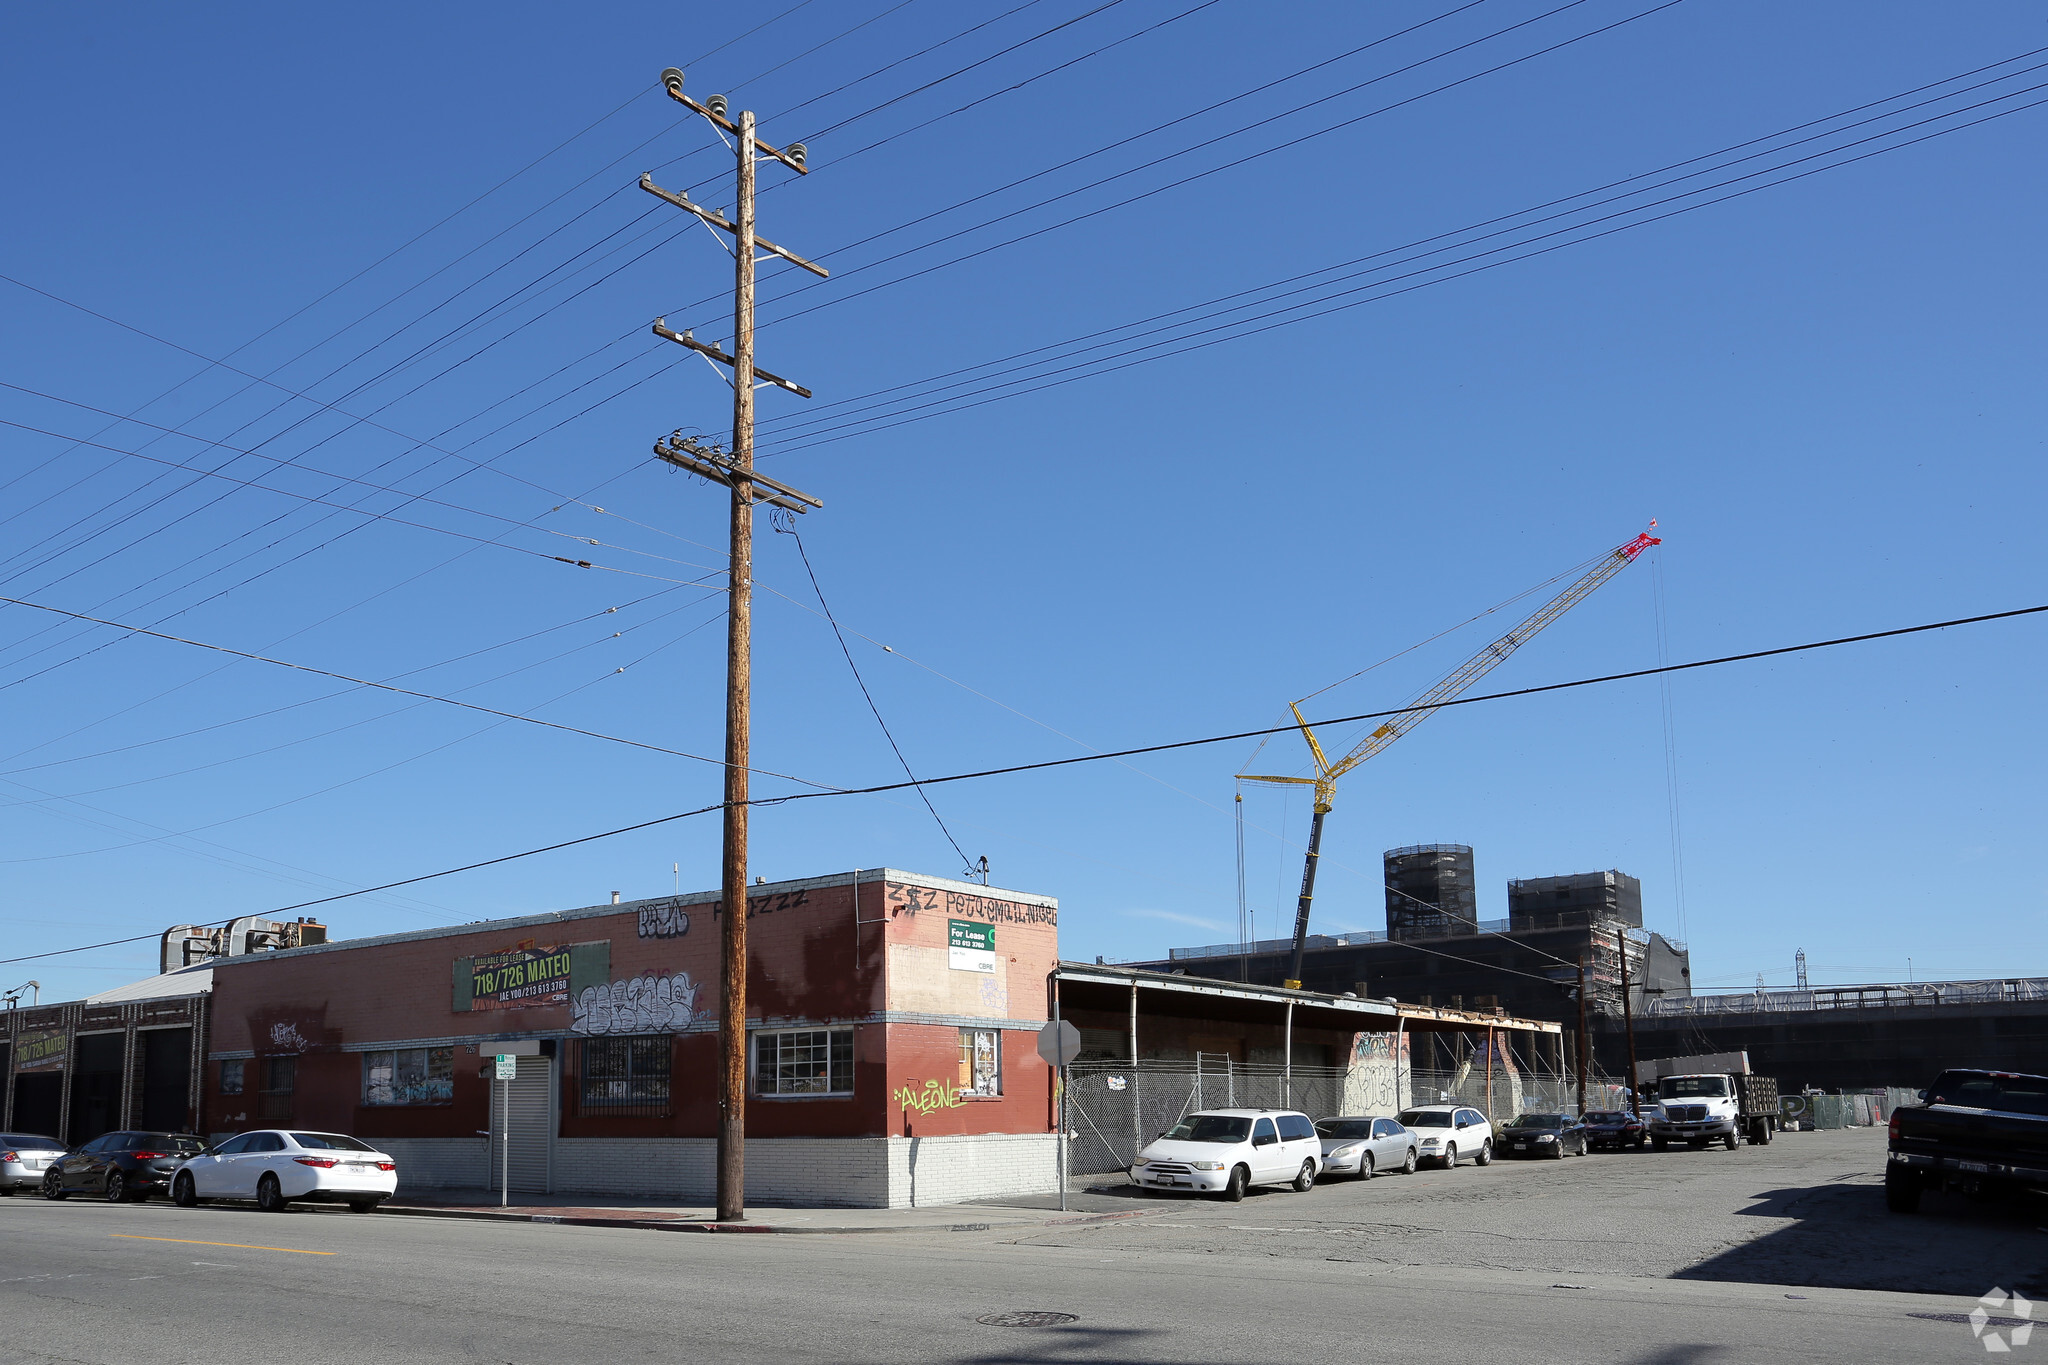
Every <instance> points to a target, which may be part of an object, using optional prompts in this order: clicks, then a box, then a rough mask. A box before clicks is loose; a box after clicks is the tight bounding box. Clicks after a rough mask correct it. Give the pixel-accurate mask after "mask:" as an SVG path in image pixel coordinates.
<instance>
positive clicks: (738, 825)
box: [640, 67, 825, 1222]
mask: <svg viewBox="0 0 2048 1365" xmlns="http://www.w3.org/2000/svg"><path fill="white" fill-rule="evenodd" d="M661 84H662V88H663V89H665V90H667V91H668V95H669V98H670V99H672V100H675V101H676V102H677V103H678V104H681V105H683V106H684V107H685V108H687V109H690V110H692V111H693V112H695V113H698V114H701V115H703V116H704V118H705V119H706V120H707V121H709V122H710V124H711V125H712V127H714V128H716V129H718V130H719V132H720V134H721V135H724V134H730V135H731V142H730V145H731V146H732V148H733V153H734V155H735V156H736V158H737V160H738V176H737V180H736V192H737V199H736V201H735V208H734V210H733V215H734V216H733V218H732V219H728V218H726V216H725V214H724V213H723V212H722V211H720V210H717V209H709V208H705V207H703V206H701V205H698V204H693V203H691V202H690V199H689V196H688V195H686V194H682V193H679V192H677V191H673V190H665V189H662V188H661V187H660V186H659V185H656V184H655V183H654V181H653V179H652V178H651V176H648V175H643V176H641V177H640V188H641V189H643V190H645V191H647V192H648V193H649V194H651V195H654V196H655V197H656V198H658V199H662V200H665V201H666V202H668V203H671V204H673V205H675V206H676V207H677V208H679V209H683V210H685V211H687V212H689V213H694V214H696V215H697V217H699V218H701V219H703V220H704V221H705V222H707V223H709V224H710V225H711V226H712V227H714V228H718V229H720V230H721V231H724V232H727V233H730V234H731V235H732V239H733V305H732V336H733V343H732V353H731V354H730V355H728V354H726V353H725V351H724V350H722V349H721V348H719V347H717V346H713V345H709V344H707V343H705V342H701V341H698V340H697V339H696V338H695V337H694V336H692V335H691V333H690V332H688V331H685V332H683V333H681V334H680V335H678V334H677V333H675V332H672V331H670V330H669V329H668V327H667V325H666V320H665V319H662V318H657V319H655V322H654V333H655V335H656V336H660V337H664V338H666V339H667V340H669V341H673V342H675V343H677V344H678V345H681V346H686V347H688V348H689V349H691V350H693V351H696V352H697V353H698V354H700V355H703V356H706V357H708V358H709V359H711V360H713V361H715V362H718V363H719V364H723V365H727V366H730V367H731V369H732V447H731V449H730V450H721V449H719V448H718V447H716V446H714V445H711V444H709V443H706V442H701V441H697V440H693V439H691V438H687V437H685V436H684V435H683V434H682V432H680V431H678V432H676V433H675V434H674V435H672V436H670V437H669V438H668V440H667V441H666V442H665V443H661V442H658V443H656V445H655V447H654V453H655V455H656V457H657V458H659V459H662V460H665V461H667V462H668V463H669V464H672V465H675V466H677V467H678V468H681V469H686V470H688V471H690V472H691V473H693V474H698V475H701V476H702V477H704V478H707V479H709V480H711V481H712V482H713V483H719V484H723V485H725V486H726V487H727V488H728V489H730V490H731V493H732V517H731V546H730V552H731V556H732V568H731V572H730V574H729V576H728V578H727V587H728V590H727V594H726V656H725V657H726V669H725V829H724V845H723V849H722V851H721V857H720V863H721V866H720V878H719V909H720V919H721V921H722V925H721V932H720V936H719V959H720V972H719V976H720V994H719V1016H718V1041H719V1068H718V1220H719V1221H720V1222H736V1221H738V1220H739V1219H742V1218H744V1217H746V1211H747V1209H746V1206H747V1194H746V1190H747V1166H746V1161H747V1155H746V1154H747V1146H746V1142H747V800H748V797H747V772H748V766H747V765H748V763H749V761H750V760H749V755H748V744H749V739H750V736H751V729H752V715H751V702H752V695H753V635H752V628H753V601H754V504H755V503H756V502H765V503H768V504H769V505H771V506H774V507H780V508H782V509H784V510H786V511H790V512H803V511H805V510H807V508H810V507H823V506H824V504H823V503H821V502H819V501H818V500H817V499H816V498H814V497H811V496H810V495H809V494H807V493H800V492H798V491H797V490H796V489H794V488H791V487H789V485H787V484H782V483H777V482H776V481H775V480H773V479H770V478H766V477H764V476H762V475H760V474H757V473H755V472H754V387H755V382H756V380H757V379H758V380H760V381H762V382H765V383H769V384H773V385H775V386H776V387H777V388H780V389H786V390H788V391H789V392H791V393H794V394H798V395H800V396H801V397H804V398H809V397H810V396H811V392H810V390H809V389H806V388H804V387H802V386H801V385H799V384H793V383H791V382H790V381H789V380H787V379H784V378H782V377H781V376H779V375H773V374H770V373H768V372H767V371H765V370H761V369H759V368H758V367H756V366H755V364H754V265H755V253H756V252H757V251H767V252H769V253H771V254H773V255H776V256H780V257H782V258H783V259H784V260H787V261H789V262H791V263H792V264H795V265H798V266H801V267H803V268H804V269H805V270H808V271H810V272H811V273H812V274H814V275H818V276H820V277H822V276H824V274H825V269H824V267H823V266H819V265H815V264H813V263H812V262H810V261H807V260H804V259H803V258H802V257H801V256H798V255H796V254H794V253H793V252H790V251H786V250H784V249H783V248H782V247H779V246H776V245H775V244H774V243H773V242H769V241H767V240H765V239H763V238H762V237H760V236H759V235H757V234H756V233H755V231H754V167H755V160H756V158H757V156H768V157H772V158H774V159H775V160H777V161H780V162H781V163H782V164H783V165H785V166H787V167H789V168H790V169H791V170H793V171H795V172H797V173H798V174H799V175H807V174H809V172H808V170H806V168H805V166H804V160H805V152H804V147H803V144H802V143H795V144H793V145H792V146H791V147H790V148H789V150H788V151H786V152H785V151H778V150H777V149H776V148H774V147H772V146H770V145H769V144H768V143H765V142H763V141H761V140H760V139H759V138H758V137H756V136H755V135H754V115H753V111H752V110H742V111H741V113H740V116H739V121H738V122H736V123H735V122H734V121H733V120H732V119H730V118H728V117H727V108H728V106H727V104H726V99H725V96H723V95H713V96H711V98H710V99H709V100H708V101H707V102H705V103H702V104H700V103H698V102H697V101H696V100H694V99H692V98H690V97H689V96H688V95H685V94H684V93H683V73H682V72H681V71H680V70H678V69H677V68H675V67H670V68H668V69H667V70H666V71H664V72H662V73H661Z"/></svg>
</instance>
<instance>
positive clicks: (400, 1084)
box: [363, 1047, 455, 1105]
mask: <svg viewBox="0 0 2048 1365" xmlns="http://www.w3.org/2000/svg"><path fill="white" fill-rule="evenodd" d="M454 1102H455V1049H454V1048H452V1047H401V1048H392V1049H391V1050H389V1051H385V1052H365V1053H364V1054H363V1103H364V1104H379V1105H381V1104H406V1105H419V1104H453V1103H454Z"/></svg>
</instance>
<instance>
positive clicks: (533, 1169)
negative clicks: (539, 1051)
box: [491, 1057, 555, 1194]
mask: <svg viewBox="0 0 2048 1365" xmlns="http://www.w3.org/2000/svg"><path fill="white" fill-rule="evenodd" d="M554 1062H555V1059H554V1058H552V1057H521V1058H520V1059H519V1076H518V1078H517V1079H516V1080H511V1081H492V1082H491V1134H492V1138H493V1141H492V1145H491V1187H492V1188H493V1189H496V1188H497V1185H498V1175H499V1172H500V1171H501V1170H503V1169H505V1166H506V1164H507V1163H508V1162H509V1165H510V1167H511V1170H510V1175H509V1179H508V1180H507V1182H506V1188H508V1189H509V1190H511V1191H512V1192H514V1193H527V1194H545V1193H547V1190H548V1138H549V1136H550V1134H551V1133H552V1132H553V1130H554V1122H553V1120H554V1105H553V1103H552V1096H553V1093H554V1087H553V1084H552V1082H553V1079H554V1077H553V1069H554ZM508 1092H509V1094H510V1100H511V1119H512V1123H511V1128H510V1131H509V1146H510V1150H509V1151H507V1150H505V1149H503V1148H501V1147H500V1146H499V1145H498V1144H499V1143H500V1142H505V1141H507V1138H506V1134H507V1129H506V1126H505V1115H506V1111H505V1104H506V1096H507V1093H508Z"/></svg>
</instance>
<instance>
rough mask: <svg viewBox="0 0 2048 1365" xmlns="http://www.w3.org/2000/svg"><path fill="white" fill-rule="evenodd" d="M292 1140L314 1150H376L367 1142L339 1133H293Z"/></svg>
mask: <svg viewBox="0 0 2048 1365" xmlns="http://www.w3.org/2000/svg"><path fill="white" fill-rule="evenodd" d="M292 1141H293V1142H296V1143H298V1144H299V1146H301V1147H310V1148H312V1149H314V1150H316V1151H318V1150H321V1149H325V1150H328V1151H333V1152H374V1151H376V1150H377V1149H376V1148H374V1147H372V1146H370V1145H369V1144H368V1143H364V1142H359V1141H357V1140H356V1139H355V1138H352V1137H343V1136H342V1135H341V1134H340V1133H293V1134H292Z"/></svg>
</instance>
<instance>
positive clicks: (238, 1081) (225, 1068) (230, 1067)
mask: <svg viewBox="0 0 2048 1365" xmlns="http://www.w3.org/2000/svg"><path fill="white" fill-rule="evenodd" d="M220 1093H221V1094H223V1095H239V1094H241V1093H242V1059H241V1058H239V1057H233V1058H230V1059H229V1060H227V1061H225V1062H222V1063H221V1064H220Z"/></svg>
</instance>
